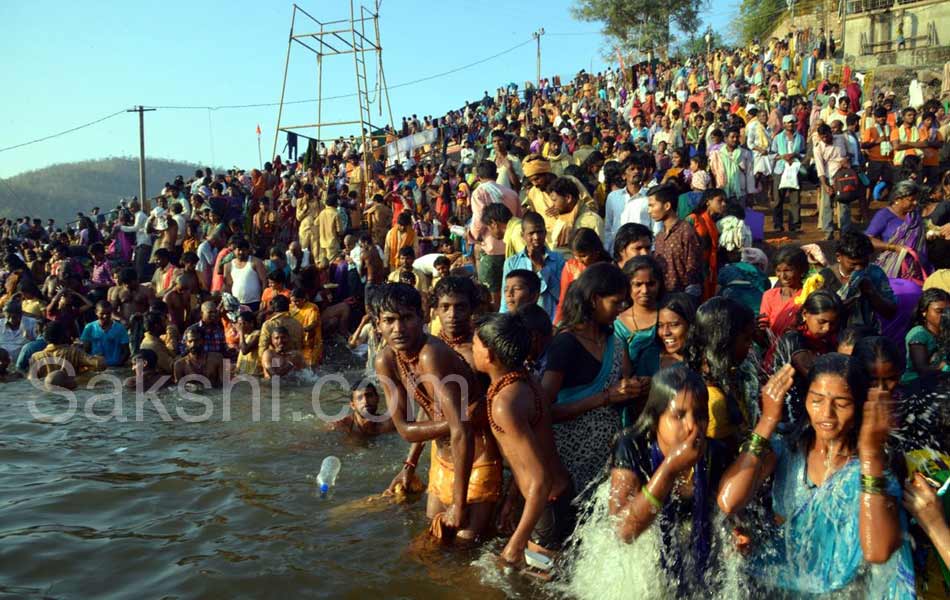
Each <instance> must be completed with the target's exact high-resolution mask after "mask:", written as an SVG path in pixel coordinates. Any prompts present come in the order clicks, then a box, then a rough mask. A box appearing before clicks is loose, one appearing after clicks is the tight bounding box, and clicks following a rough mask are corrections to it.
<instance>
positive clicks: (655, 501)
mask: <svg viewBox="0 0 950 600" xmlns="http://www.w3.org/2000/svg"><path fill="white" fill-rule="evenodd" d="M640 493H641V494H643V497H644V498H646V499H647V502H649V503H650V504H652V505H653V508H655V509H656V510H658V511H659V510H663V501H662V500H660V499H659V498H657V497H656V496H654V495H653V494H652V493H650V490H648V489H647V486H645V485H644V486H643V487H642V488H640Z"/></svg>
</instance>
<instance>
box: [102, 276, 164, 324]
mask: <svg viewBox="0 0 950 600" xmlns="http://www.w3.org/2000/svg"><path fill="white" fill-rule="evenodd" d="M107 297H108V300H109V302H110V303H111V304H112V306H114V307H116V315H115V316H116V318H117V319H118V321H119V322H121V323H122V324H123V325H125V326H126V327H128V325H129V321H130V320H131V318H132V316H133V315H136V314H145V313H147V312H148V309H149V306H150V305H151V303H152V300H154V299H155V293H154V292H153V291H152V288H149V287H146V286H144V285H139V280H138V276H137V275H136V274H135V269H133V268H131V267H129V268H127V269H122V271H121V272H119V278H118V280H117V283H116V285H114V286H112V287H111V288H109V293H108V294H107Z"/></svg>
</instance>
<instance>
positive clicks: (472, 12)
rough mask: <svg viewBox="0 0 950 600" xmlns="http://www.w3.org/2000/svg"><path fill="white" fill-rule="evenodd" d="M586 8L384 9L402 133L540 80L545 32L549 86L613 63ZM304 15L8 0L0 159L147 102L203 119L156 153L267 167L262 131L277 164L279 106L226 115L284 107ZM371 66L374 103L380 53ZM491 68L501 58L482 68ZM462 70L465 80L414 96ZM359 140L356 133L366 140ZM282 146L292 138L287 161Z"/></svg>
mask: <svg viewBox="0 0 950 600" xmlns="http://www.w3.org/2000/svg"><path fill="white" fill-rule="evenodd" d="M366 1H367V3H368V4H369V3H370V2H372V0H366ZM571 4H572V0H544V1H543V2H541V1H539V0H533V1H531V2H528V1H523V0H513V1H511V2H507V3H504V4H503V8H497V7H496V8H494V9H492V10H491V13H490V18H489V14H488V11H487V10H486V9H487V6H488V5H487V4H486V3H484V2H481V1H478V0H439V1H438V2H434V1H432V0H429V1H428V2H422V1H420V0H383V1H382V4H381V6H380V19H379V29H380V38H381V43H382V47H383V66H384V72H385V79H386V83H387V84H388V86H389V88H390V93H389V99H390V104H391V107H392V113H393V117H394V120H395V122H396V124H397V125H398V124H399V123H400V122H401V117H402V116H403V115H411V114H417V115H419V118H420V119H421V118H422V117H423V116H424V115H433V116H440V115H442V114H444V113H445V112H446V111H447V110H449V109H451V108H456V107H459V106H461V105H463V104H464V102H465V100H466V99H470V100H477V99H480V98H481V96H482V93H483V92H484V91H485V90H489V91H492V92H494V90H495V89H496V88H497V87H500V86H502V85H505V84H507V83H508V82H511V81H513V82H516V83H518V84H519V86H520V85H523V83H524V81H526V80H528V79H534V78H535V73H536V68H537V67H536V46H535V43H534V41H533V39H532V32H534V31H536V30H537V29H538V28H541V27H543V28H544V30H545V35H544V36H542V39H541V53H542V58H541V60H542V74H543V75H544V76H549V75H551V74H553V73H558V74H561V75H562V78H563V77H564V76H566V77H568V78H569V77H571V76H573V75H574V74H575V73H577V72H578V71H579V70H581V69H587V70H593V71H598V70H601V69H603V68H604V67H605V66H612V65H613V63H612V62H611V63H610V65H608V63H606V62H605V61H604V59H603V49H604V47H605V40H604V38H603V37H602V36H601V35H600V33H599V27H598V25H597V24H596V23H584V22H579V21H575V20H573V19H572V18H571V16H570V13H569V8H570V6H571ZM298 5H299V6H300V7H301V8H303V9H304V10H306V11H307V12H309V13H310V14H312V15H313V16H314V17H316V18H318V19H320V20H322V21H324V22H326V21H331V20H336V19H342V18H347V17H348V16H349V2H346V1H345V0H332V1H329V2H328V1H314V0H298ZM292 6H293V5H292V3H291V2H285V1H283V0H264V1H260V0H257V1H255V2H252V1H250V0H228V1H217V0H192V1H189V2H186V1H183V0H163V1H162V2H128V1H127V0H122V1H119V0H89V1H88V2H64V1H61V2H49V1H42V0H38V1H34V2H29V3H25V2H13V1H0V21H2V22H4V23H7V24H8V28H7V30H6V32H5V34H4V35H3V36H0V56H4V57H7V60H5V61H4V63H5V64H4V77H3V79H4V82H5V84H6V85H4V95H3V97H2V99H0V107H2V110H0V148H6V147H8V146H13V145H16V144H20V143H23V142H28V141H31V140H34V139H37V138H41V137H45V136H47V135H51V134H55V133H58V132H61V131H65V130H67V129H70V128H73V127H76V126H78V125H82V124H85V123H89V122H91V121H94V120H97V119H100V118H102V117H106V116H108V115H111V114H113V113H116V112H119V111H124V110H125V109H128V108H131V107H133V106H135V105H145V106H153V107H182V106H187V107H199V108H189V109H181V108H179V109H175V108H159V109H158V110H157V111H155V112H149V113H146V115H145V144H146V155H147V156H152V157H156V158H167V159H174V160H182V161H190V162H195V163H200V164H207V165H211V166H214V167H225V168H230V167H233V166H240V167H243V168H252V167H256V166H258V137H257V135H256V133H255V129H256V127H257V126H258V124H259V125H260V127H261V131H262V135H261V138H260V140H261V150H262V154H263V157H264V160H265V161H266V160H267V159H268V157H269V156H272V154H271V148H272V146H273V144H274V132H275V129H276V123H277V110H278V107H277V106H265V107H251V108H230V109H229V108H223V107H224V106H227V105H243V104H259V103H276V102H277V101H278V100H279V98H280V92H281V83H282V81H283V74H284V64H285V59H286V56H287V39H288V33H289V31H290V18H291V13H292ZM357 6H358V4H357ZM539 8H542V9H543V10H539ZM735 11H736V0H713V2H712V3H711V4H710V8H709V10H708V12H707V14H708V15H709V16H708V18H707V19H706V22H707V23H709V24H710V25H712V26H713V28H714V29H716V30H717V31H725V30H726V29H727V27H728V24H729V22H730V21H731V20H732V18H733V17H734V15H735ZM298 17H299V18H298V23H297V28H296V32H297V33H298V34H299V33H307V32H310V31H315V30H316V29H310V28H309V26H310V25H313V23H312V22H311V23H308V22H307V21H306V20H305V17H302V16H300V15H299V13H298ZM11 24H16V25H15V26H10V25H11ZM501 53H504V54H501ZM498 54H501V55H500V56H495V55H498ZM491 57H494V58H491ZM367 58H368V62H367V75H368V79H369V84H370V86H371V87H372V88H373V92H374V93H373V94H371V95H375V91H376V81H377V76H376V69H375V64H374V56H373V55H372V54H370V55H368V56H367ZM483 59H488V60H484V61H483V62H479V61H482V60H483ZM476 62H479V64H476V65H474V66H471V67H469V68H465V69H461V70H457V69H458V68H459V67H463V66H466V65H470V64H472V63H476ZM448 71H455V72H453V73H450V74H447V75H444V76H440V77H435V78H433V79H430V80H428V81H423V82H420V83H413V84H411V85H405V86H400V85H399V84H402V83H406V82H413V81H415V80H417V79H421V78H426V77H430V76H433V75H439V74H442V73H445V72H448ZM353 73H354V66H353V58H352V55H342V56H333V57H327V58H325V59H324V77H323V96H324V97H325V98H326V97H330V96H337V95H345V94H351V93H353V92H355V89H356V88H355V82H354V75H353ZM316 96H317V73H316V58H315V56H314V54H312V53H311V52H310V51H309V50H307V49H306V48H303V47H302V46H299V45H297V44H294V47H293V49H292V50H291V55H290V62H289V68H288V76H287V88H286V92H285V101H295V100H307V99H311V98H316ZM200 107H222V108H217V109H214V110H209V109H207V108H200ZM372 111H373V112H372V118H373V120H374V122H381V124H385V123H386V122H387V121H388V113H387V111H386V110H385V106H384V108H383V116H382V117H380V115H379V110H378V104H374V105H373V108H372ZM316 112H317V105H316V102H310V103H299V104H293V105H287V106H285V108H284V113H283V116H282V119H281V123H282V124H284V125H290V124H302V123H314V122H316V121H317V117H316ZM357 115H358V113H357V105H356V103H355V99H354V98H352V97H351V98H343V99H337V100H327V101H325V102H324V104H323V114H322V120H323V121H324V122H328V121H343V120H353V119H356V118H358V117H357ZM301 133H304V134H308V135H312V133H313V131H312V130H311V131H310V132H307V131H304V130H301ZM327 133H329V134H332V135H339V134H342V133H344V131H343V130H340V129H336V130H331V131H330V132H326V131H325V132H324V136H322V137H327ZM346 133H356V128H353V130H352V131H349V130H347V131H346ZM138 142H139V140H138V115H136V114H135V113H126V112H121V114H118V115H117V116H114V117H112V118H109V119H107V120H105V121H103V122H101V123H98V124H96V125H92V126H90V127H86V128H83V129H81V130H78V131H76V132H73V133H69V134H66V135H62V136H59V137H56V138H54V139H51V140H48V141H44V142H39V143H35V144H31V145H27V146H23V147H20V148H16V149H13V150H8V151H0V177H9V176H11V175H15V174H17V173H20V172H23V171H28V170H32V169H38V168H42V167H45V166H48V165H50V164H55V163H62V162H72V161H79V160H87V159H97V158H106V157H112V156H138ZM283 144H284V139H283V134H281V136H280V140H279V143H278V145H277V151H278V153H280V151H281V148H282V147H283ZM302 145H303V146H304V147H305V144H302ZM184 175H186V176H187V175H188V174H187V173H185V174H184ZM150 187H151V186H150Z"/></svg>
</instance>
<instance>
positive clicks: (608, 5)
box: [571, 0, 706, 53]
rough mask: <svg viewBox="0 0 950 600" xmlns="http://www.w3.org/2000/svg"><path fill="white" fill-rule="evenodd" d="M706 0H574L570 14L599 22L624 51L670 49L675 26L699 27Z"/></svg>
mask: <svg viewBox="0 0 950 600" xmlns="http://www.w3.org/2000/svg"><path fill="white" fill-rule="evenodd" d="M705 4H706V0H665V1H661V2H657V0H575V3H574V6H572V7H571V15H572V16H573V17H574V18H575V19H578V20H580V21H587V22H598V23H601V24H602V26H603V33H604V35H605V36H607V37H608V38H609V39H610V40H611V42H612V43H611V47H613V46H616V47H618V48H620V50H621V51H622V52H634V51H640V52H650V51H659V52H661V53H662V52H664V51H668V50H669V48H670V46H671V44H672V42H673V35H672V33H671V31H672V29H673V28H674V27H675V28H677V29H679V30H680V31H687V32H688V31H697V30H698V29H699V25H700V19H699V13H700V11H701V9H702V8H703V7H704V6H705Z"/></svg>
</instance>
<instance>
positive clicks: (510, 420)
mask: <svg viewBox="0 0 950 600" xmlns="http://www.w3.org/2000/svg"><path fill="white" fill-rule="evenodd" d="M531 345H532V339H531V333H530V332H529V330H528V327H527V326H526V324H525V322H524V319H523V318H522V317H521V316H520V315H518V314H512V313H508V314H491V315H485V316H484V317H483V318H482V319H481V320H480V322H479V325H478V330H477V332H476V334H475V341H474V344H473V349H472V353H473V355H474V358H475V364H476V366H477V368H478V370H479V371H481V372H483V373H487V374H488V375H489V377H491V387H489V388H488V394H487V400H488V420H489V423H490V424H491V429H492V435H494V437H495V440H496V441H497V442H498V446H499V448H500V449H501V453H502V456H504V457H505V460H507V462H508V464H509V466H510V467H511V472H512V475H513V477H514V481H515V484H516V485H517V486H518V490H519V491H520V492H521V495H522V496H523V497H524V509H523V510H522V512H521V519H520V521H519V522H518V526H517V528H516V529H515V532H514V534H513V535H512V536H511V538H510V539H509V540H508V543H507V544H505V548H504V550H502V553H501V558H502V560H504V561H505V562H507V563H508V564H511V565H513V566H519V567H520V566H524V564H525V559H524V551H525V549H526V548H530V549H531V550H533V551H535V552H540V553H543V554H547V555H549V556H550V555H553V554H554V553H555V552H557V551H558V550H560V548H561V545H562V544H563V543H564V540H566V539H567V537H568V536H569V535H570V534H571V533H572V532H573V531H574V525H575V524H576V509H575V508H574V506H572V504H571V501H572V500H573V499H574V495H575V493H574V484H573V482H572V481H571V476H570V473H568V472H567V469H565V468H564V465H563V464H561V460H560V458H559V457H558V453H557V449H556V448H555V446H554V432H553V430H552V428H551V412H550V410H549V407H548V403H547V402H546V400H545V398H544V393H543V391H542V390H541V386H540V384H538V382H537V381H535V380H534V379H532V378H531V376H530V375H529V374H528V372H527V371H526V370H525V367H524V365H525V360H526V359H527V358H528V356H529V353H530V352H531Z"/></svg>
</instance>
